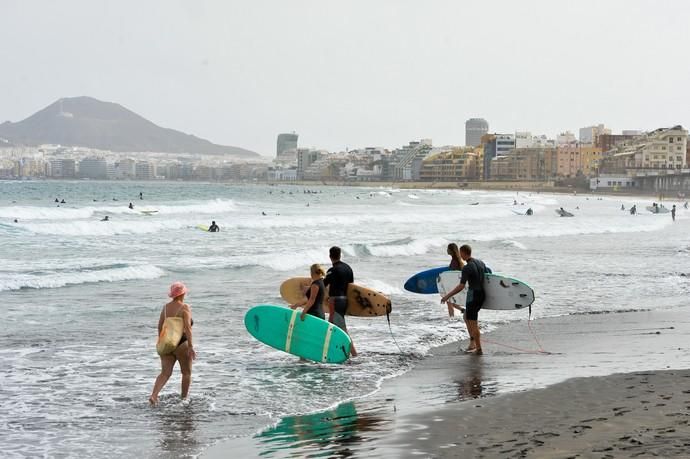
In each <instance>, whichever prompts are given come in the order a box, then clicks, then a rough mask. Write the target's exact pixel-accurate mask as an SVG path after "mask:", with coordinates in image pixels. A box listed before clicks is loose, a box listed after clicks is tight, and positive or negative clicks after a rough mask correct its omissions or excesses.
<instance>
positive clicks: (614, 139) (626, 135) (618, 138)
mask: <svg viewBox="0 0 690 459" xmlns="http://www.w3.org/2000/svg"><path fill="white" fill-rule="evenodd" d="M641 135H642V133H641V132H640V131H623V133H622V134H599V136H598V137H597V138H596V139H595V140H594V146H595V147H599V148H601V151H604V152H607V151H611V150H613V149H615V148H616V147H617V146H618V145H622V144H624V143H626V142H629V141H631V140H634V139H635V138H637V137H639V136H641Z"/></svg>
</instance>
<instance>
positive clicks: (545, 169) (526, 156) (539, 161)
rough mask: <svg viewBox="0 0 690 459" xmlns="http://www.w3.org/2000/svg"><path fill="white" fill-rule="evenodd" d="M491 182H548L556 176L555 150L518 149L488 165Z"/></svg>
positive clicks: (551, 148) (493, 160)
mask: <svg viewBox="0 0 690 459" xmlns="http://www.w3.org/2000/svg"><path fill="white" fill-rule="evenodd" d="M489 167H490V168H491V171H490V173H489V176H490V177H491V180H511V181H517V180H525V181H536V180H548V179H550V178H553V177H554V176H555V175H556V172H555V171H556V169H557V149H556V148H553V147H547V148H541V147H538V148H518V149H514V150H513V151H511V152H510V153H509V154H507V155H503V156H500V157H496V158H494V159H492V160H491V161H490V163H489Z"/></svg>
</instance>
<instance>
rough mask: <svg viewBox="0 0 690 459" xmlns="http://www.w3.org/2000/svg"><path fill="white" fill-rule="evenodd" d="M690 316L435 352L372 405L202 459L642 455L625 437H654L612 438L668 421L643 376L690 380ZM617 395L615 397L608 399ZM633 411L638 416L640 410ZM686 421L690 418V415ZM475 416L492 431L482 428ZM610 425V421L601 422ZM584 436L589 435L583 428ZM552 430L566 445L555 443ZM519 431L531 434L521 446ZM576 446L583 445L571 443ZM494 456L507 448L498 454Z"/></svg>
mask: <svg viewBox="0 0 690 459" xmlns="http://www.w3.org/2000/svg"><path fill="white" fill-rule="evenodd" d="M688 317H690V307H678V308H673V309H666V310H659V311H633V312H630V311H628V312H618V313H616V312H611V313H599V314H584V315H568V316H558V317H549V318H544V319H539V320H535V321H533V322H532V324H533V328H534V329H535V330H536V333H537V335H538V336H539V342H541V345H543V346H544V349H546V350H547V351H549V352H550V353H539V352H536V351H537V350H538V345H537V343H536V342H535V341H534V340H533V338H532V336H531V335H530V332H529V330H527V325H526V324H525V323H524V322H526V321H518V322H510V323H507V324H505V325H503V326H501V327H499V328H498V329H496V330H494V331H492V332H490V333H488V334H486V335H485V344H484V346H483V347H484V349H485V355H484V356H480V357H478V356H471V355H465V354H463V353H461V352H459V351H458V343H453V344H447V345H444V346H441V347H439V348H435V349H433V350H432V351H431V353H430V354H429V355H428V356H426V357H425V358H424V359H422V360H420V361H419V362H418V363H417V364H416V365H415V366H414V367H413V368H412V369H411V370H410V371H408V372H407V373H405V374H403V375H401V376H397V377H393V378H391V379H388V380H384V382H383V384H382V387H381V388H380V389H379V390H378V391H377V392H375V393H373V394H372V395H370V396H368V397H366V398H363V399H359V400H355V401H349V402H344V403H341V404H339V405H338V406H337V407H336V408H334V409H331V410H326V411H321V412H317V413H313V414H308V415H302V416H288V417H286V418H283V419H281V420H280V421H279V422H278V423H277V424H276V425H274V426H272V427H267V428H266V429H264V430H263V431H261V432H260V433H258V434H256V435H254V436H253V437H248V438H247V437H245V438H237V439H233V440H225V441H222V442H220V443H218V444H216V445H214V446H212V447H211V448H209V449H208V450H207V451H205V452H204V453H203V454H202V457H208V458H220V457H225V456H227V452H228V451H230V450H232V451H233V452H236V453H240V454H242V455H244V456H246V457H254V456H258V455H262V456H266V457H286V456H300V457H309V456H311V455H316V454H318V452H321V453H323V452H325V451H329V452H330V453H332V454H334V455H338V454H341V453H342V451H343V448H345V449H346V450H347V451H348V454H349V453H352V454H353V455H354V456H360V455H361V456H371V457H405V456H406V455H407V456H414V457H419V456H420V455H421V456H422V457H513V456H511V455H513V454H514V455H515V456H514V457H524V456H521V455H520V454H522V453H521V452H522V451H523V450H525V448H528V449H529V451H531V453H530V454H539V455H541V454H544V455H545V457H565V456H563V455H562V454H560V453H559V454H556V453H552V450H553V448H561V450H559V451H561V452H563V454H565V453H564V452H565V451H566V450H567V451H579V452H581V453H582V452H583V451H584V450H583V449H582V448H583V447H584V446H583V443H581V442H580V441H579V440H580V439H581V438H582V437H583V435H586V436H588V437H587V438H590V437H591V438H590V440H588V441H589V442H588V443H587V445H590V444H591V445H594V444H595V443H596V445H600V444H601V443H602V442H603V443H605V442H606V441H611V442H614V440H615V441H618V442H619V443H620V445H619V446H620V448H627V447H629V446H630V445H628V444H627V443H626V442H625V441H623V440H619V438H622V437H623V436H625V435H628V436H630V435H632V436H631V437H630V438H633V437H634V438H637V437H635V435H637V436H640V435H643V436H644V435H646V434H650V435H652V434H651V433H650V432H653V435H660V433H659V432H660V431H656V430H654V429H653V428H651V427H650V430H649V431H647V432H646V433H645V432H642V433H639V434H638V433H635V432H633V433H632V434H628V433H623V434H621V435H620V436H619V437H616V438H609V437H611V436H612V435H613V436H615V435H618V433H620V432H621V429H622V428H623V427H625V429H627V430H626V432H627V431H628V430H630V429H631V427H630V426H632V425H634V424H635V422H637V421H636V419H637V418H640V417H645V416H652V415H655V416H656V414H654V413H651V414H650V413H647V412H646V411H640V410H638V409H637V407H638V405H640V404H642V403H641V402H640V401H639V400H640V399H641V398H644V397H645V396H647V394H649V393H650V392H645V391H648V390H652V389H650V388H649V387H650V384H654V383H649V384H648V383H645V384H642V382H641V381H642V379H640V378H642V377H641V376H639V373H640V371H644V378H643V379H644V380H645V381H650V380H653V381H657V379H659V378H661V380H664V378H663V377H662V376H658V375H661V373H660V372H661V371H662V370H663V371H669V370H670V371H671V372H675V373H673V374H674V376H673V377H669V378H667V379H668V380H669V381H670V382H669V383H668V384H670V385H677V384H681V382H687V379H685V378H687V377H690V371H688V372H682V371H680V370H683V369H686V368H690V353H688V350H690V347H689V345H687V344H685V341H684V339H683V338H682V337H684V336H687V334H688V333H690V319H688ZM507 343H510V344H509V345H508V344H507ZM525 351H528V352H525ZM615 375H623V376H615ZM650 375H651V376H650ZM574 378H576V379H574ZM626 378H633V379H630V381H631V382H630V383H628V385H627V386H626V387H633V388H638V389H639V390H637V391H635V390H633V389H629V390H628V392H626V395H625V396H620V397H619V396H618V395H619V394H618V392H617V390H618V389H619V387H620V382H621V381H628V380H627V379H626ZM635 378H638V379H635ZM634 380H635V381H638V382H639V384H634V383H633V382H634ZM656 384H658V382H657V383H656ZM607 387H608V388H609V390H604V389H603V388H607ZM674 387H675V386H674ZM574 388H579V389H578V390H579V392H577V394H575V395H577V396H578V397H573V395H572V392H573V390H574ZM669 390H670V389H669ZM666 392H668V390H667V391H666ZM676 392H678V393H677V394H676V393H675V392H674V394H675V395H674V396H677V397H685V398H686V399H687V406H688V407H690V395H687V394H684V393H681V391H680V390H678V391H676ZM626 397H627V398H626ZM571 398H572V400H579V403H580V405H578V404H577V403H575V402H573V403H574V404H573V406H572V407H570V408H569V409H568V410H562V409H561V407H562V406H564V405H563V403H564V402H565V401H566V399H567V400H571ZM684 400H685V399H684ZM631 401H636V403H637V405H635V406H634V407H632V406H628V405H630V404H631ZM684 403H685V402H684ZM592 405H595V406H601V407H604V408H607V409H610V410H612V409H613V408H617V407H619V406H621V407H625V408H621V409H620V410H617V411H620V412H622V414H615V413H614V415H613V416H614V417H613V418H611V419H613V420H616V421H617V420H619V419H625V420H626V422H627V424H625V425H624V426H623V427H620V426H618V427H616V426H617V425H618V424H615V425H614V426H610V425H608V424H607V425H606V429H605V432H603V433H602V428H603V427H602V428H596V429H595V428H592V426H593V425H599V424H597V423H600V424H601V423H603V424H602V425H604V424H606V423H609V424H610V423H611V422H612V421H611V419H609V418H610V416H603V415H601V416H599V415H598V416H588V415H586V413H585V412H586V411H587V410H591V406H592ZM609 405H615V406H609ZM667 405H668V404H667ZM578 406H579V408H578ZM530 407H531V408H530ZM528 408H529V409H531V410H532V411H530V412H529V413H530V416H533V417H534V420H533V421H531V424H530V425H529V429H527V428H526V426H524V425H522V424H521V422H520V419H521V418H520V417H521V416H522V413H523V412H525V413H527V412H528ZM604 408H602V409H604ZM542 409H543V410H544V411H545V412H546V413H547V414H548V416H544V413H542V412H541V411H540V410H542ZM678 410H680V408H679V409H678ZM678 410H676V411H678ZM583 411H585V412H583ZM508 413H512V415H508ZM666 414H668V413H666ZM686 414H688V416H689V417H688V418H687V419H690V412H688V413H686ZM540 415H541V416H540ZM621 416H624V418H621ZM659 416H663V415H659ZM475 417H476V418H477V419H481V421H477V422H475ZM604 417H606V418H607V419H606V420H598V419H599V418H604ZM493 418H496V419H499V418H500V419H501V421H500V422H499V421H495V424H493V425H494V427H492V428H488V427H484V426H488V423H490V422H491V419H493ZM644 419H645V420H646V419H647V418H646V417H645V418H644ZM662 419H665V418H662ZM679 419H680V420H684V418H682V417H679ZM583 420H589V422H588V423H585V422H584V421H583ZM581 421H582V422H581ZM645 422H646V421H645ZM540 423H541V424H540ZM578 425H586V426H588V427H581V428H575V427H577V426H578ZM674 425H675V424H674ZM460 426H462V428H460ZM468 426H470V427H471V428H470V427H468ZM600 427H601V426H600ZM667 428H668V429H671V428H676V429H677V430H680V429H681V428H685V429H688V430H687V433H688V436H690V429H689V428H688V426H687V424H685V425H684V427H683V425H680V426H675V427H667ZM569 429H570V430H569ZM546 431H549V432H551V433H552V434H554V435H550V434H549V435H545V434H544V432H546ZM552 431H553V432H552ZM571 431H572V432H571ZM575 431H578V432H575ZM585 431H587V432H585ZM513 432H521V433H520V434H518V433H514V434H512V435H511V433H513ZM583 432H585V433H584V434H583ZM503 434H505V435H507V436H508V437H510V438H507V437H506V438H503V436H502V435H503ZM661 434H663V432H661ZM602 436H603V437H606V438H603V437H602ZM544 437H546V439H544ZM600 437H601V438H600ZM468 438H472V439H474V440H472V441H468V440H467V439H468ZM568 438H571V439H574V440H573V441H571V442H570V443H568V441H567V439H568ZM522 443H525V444H522ZM651 444H652V443H649V445H651ZM674 444H675V443H674ZM491 445H499V446H500V449H496V450H494V449H491ZM499 446H496V448H499ZM638 446H639V445H638ZM564 448H565V449H564ZM568 448H569V449H568ZM578 448H580V449H578ZM592 448H594V449H596V448H598V446H593V447H592ZM602 448H605V447H602ZM620 448H619V449H620ZM655 448H656V446H655ZM509 450H510V451H509ZM622 451H626V450H623V449H620V451H619V454H623V453H622ZM650 451H651V450H650ZM664 451H665V450H664ZM584 453H585V454H590V453H587V452H586V451H584ZM484 454H486V455H487V456H484ZM667 454H668V452H667ZM538 457H542V456H538ZM588 457H589V456H588ZM597 457H598V456H597Z"/></svg>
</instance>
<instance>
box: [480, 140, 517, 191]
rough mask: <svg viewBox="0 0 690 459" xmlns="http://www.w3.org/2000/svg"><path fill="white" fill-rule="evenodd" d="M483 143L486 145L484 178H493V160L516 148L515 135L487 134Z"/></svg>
mask: <svg viewBox="0 0 690 459" xmlns="http://www.w3.org/2000/svg"><path fill="white" fill-rule="evenodd" d="M481 144H482V145H483V146H484V165H483V167H484V168H483V175H484V176H483V177H482V178H483V179H484V180H488V179H489V178H491V174H492V171H493V170H494V169H492V167H491V163H492V161H494V160H496V159H498V158H502V157H504V156H506V155H507V154H508V153H510V152H511V151H512V150H514V149H515V136H514V135H513V134H485V135H484V136H482V139H481Z"/></svg>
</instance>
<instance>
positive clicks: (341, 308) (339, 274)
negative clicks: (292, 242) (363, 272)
mask: <svg viewBox="0 0 690 459" xmlns="http://www.w3.org/2000/svg"><path fill="white" fill-rule="evenodd" d="M354 281H355V280H354V274H353V273H352V268H350V266H349V265H348V264H347V263H344V262H342V261H336V262H335V263H334V264H333V266H332V267H331V268H330V269H329V270H328V273H327V274H326V278H325V279H324V280H323V283H324V285H328V286H329V288H328V294H329V296H330V297H331V298H332V299H333V309H334V310H335V317H334V318H333V320H332V322H333V323H334V324H336V325H337V326H338V327H340V328H342V329H343V330H345V329H346V326H345V313H346V312H347V286H348V285H349V284H351V283H353V282H354Z"/></svg>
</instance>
